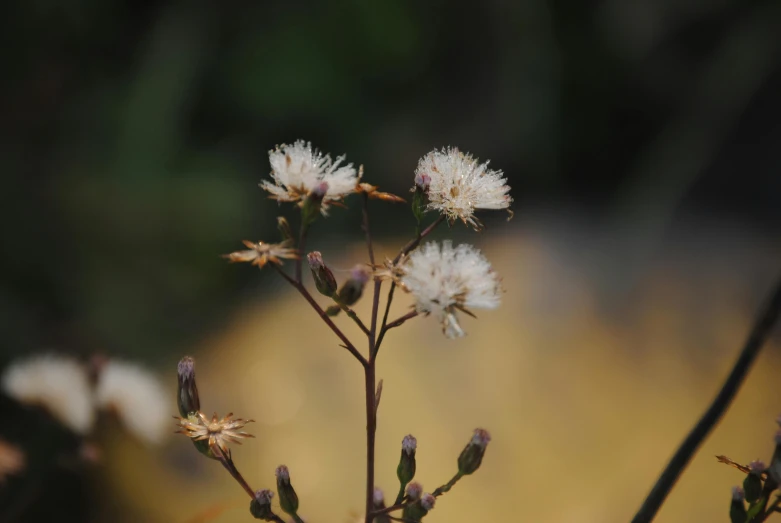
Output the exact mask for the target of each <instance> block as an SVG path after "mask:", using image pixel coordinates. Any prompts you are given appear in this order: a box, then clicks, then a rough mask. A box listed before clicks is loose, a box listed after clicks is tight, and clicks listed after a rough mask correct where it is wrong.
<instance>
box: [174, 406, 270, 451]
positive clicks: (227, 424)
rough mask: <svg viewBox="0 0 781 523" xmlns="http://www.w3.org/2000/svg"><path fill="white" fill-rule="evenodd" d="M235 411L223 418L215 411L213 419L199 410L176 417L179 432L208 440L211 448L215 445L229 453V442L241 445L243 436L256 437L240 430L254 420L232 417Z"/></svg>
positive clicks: (196, 439)
mask: <svg viewBox="0 0 781 523" xmlns="http://www.w3.org/2000/svg"><path fill="white" fill-rule="evenodd" d="M232 417H233V413H230V414H228V415H227V416H225V417H224V418H222V419H219V418H218V417H217V414H216V413H215V414H214V415H213V416H212V419H211V420H210V419H209V418H207V417H206V415H205V414H204V413H203V412H198V413H197V414H196V415H194V416H189V417H187V418H179V417H177V418H176V419H177V420H178V421H177V424H178V425H179V430H177V431H176V433H177V434H184V435H186V436H187V437H189V438H191V439H192V440H193V441H208V444H209V448H213V447H214V446H215V445H216V446H217V447H219V448H220V450H222V452H223V454H226V455H227V454H228V443H236V444H238V445H241V441H240V440H241V439H242V438H254V437H255V436H253V435H252V434H247V433H246V432H243V431H239V430H238V429H241V428H243V427H244V425H246V424H247V423H249V422H251V421H254V420H251V419H249V420H245V419H241V418H237V419H231V418H232Z"/></svg>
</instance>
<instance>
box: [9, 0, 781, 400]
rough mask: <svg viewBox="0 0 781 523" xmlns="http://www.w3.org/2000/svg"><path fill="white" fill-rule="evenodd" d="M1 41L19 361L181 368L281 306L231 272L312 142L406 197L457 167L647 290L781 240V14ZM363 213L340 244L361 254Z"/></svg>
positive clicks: (761, 7) (424, 6) (29, 30)
mask: <svg viewBox="0 0 781 523" xmlns="http://www.w3.org/2000/svg"><path fill="white" fill-rule="evenodd" d="M0 28H1V29H0V33H2V35H3V42H4V45H2V47H0V56H2V64H3V74H2V80H0V114H2V118H0V136H2V140H1V141H0V169H1V170H2V172H3V178H2V185H0V221H2V223H3V224H4V226H3V237H2V255H1V256H0V275H2V276H0V311H1V313H0V332H2V341H0V357H1V358H2V360H3V361H8V360H9V359H11V358H14V357H16V356H19V355H23V354H26V353H29V352H31V351H35V350H39V349H40V348H42V347H52V346H54V347H58V348H64V349H65V350H67V351H69V352H72V353H74V354H77V355H81V356H87V355H90V354H92V353H94V352H96V351H98V352H106V353H110V354H112V355H120V356H125V357H130V358H135V359H138V360H142V361H145V362H147V363H149V364H150V365H153V366H161V367H162V366H164V365H167V366H168V367H166V368H172V367H171V365H172V363H173V362H175V361H176V360H177V359H178V358H179V357H180V355H181V354H182V353H184V352H187V351H188V350H189V348H190V347H191V346H192V345H193V344H194V343H196V342H197V341H198V340H200V339H202V338H203V337H204V336H205V335H206V334H207V333H210V332H213V331H214V330H219V328H220V326H221V325H223V324H224V323H225V322H226V320H227V318H228V317H230V316H231V315H232V314H233V313H234V312H235V310H236V309H237V308H238V307H240V306H241V303H242V300H244V299H247V298H248V297H251V296H255V295H257V293H258V292H268V293H274V292H277V290H276V288H277V287H269V286H268V285H267V281H270V280H271V278H270V277H269V275H268V274H266V273H265V272H264V273H262V274H260V275H259V276H258V275H255V273H250V272H248V271H244V270H237V269H236V267H231V266H229V265H227V264H225V263H224V261H223V260H221V259H220V258H219V254H220V253H225V252H230V251H231V250H235V249H236V248H238V247H240V244H239V243H238V241H239V240H241V239H245V238H246V239H253V240H258V239H274V238H275V237H276V233H275V230H274V229H275V228H274V226H275V221H274V217H275V216H276V215H277V214H279V212H280V209H279V208H278V206H277V204H276V203H275V202H273V201H270V200H268V199H267V198H266V195H265V194H264V193H263V192H262V191H261V190H260V189H259V188H258V187H257V184H258V182H259V181H260V180H261V179H262V178H263V177H266V176H267V175H268V172H269V165H268V157H267V152H268V150H269V149H270V148H272V147H273V146H274V145H275V144H277V143H283V142H288V143H289V142H292V141H293V140H295V139H298V138H303V139H306V140H311V141H312V142H313V144H314V145H315V146H316V147H319V148H320V149H322V150H324V151H326V152H330V153H331V154H332V156H336V155H340V154H343V153H344V154H346V155H347V160H348V161H350V162H353V163H355V164H356V165H357V164H363V165H365V167H366V175H365V179H366V180H367V181H369V182H371V183H374V184H378V185H380V186H381V188H382V189H383V190H387V191H390V192H393V193H396V194H401V195H404V194H406V193H407V192H408V190H409V187H410V186H411V184H412V173H413V171H414V168H415V166H416V163H417V159H418V158H419V157H421V156H422V155H423V154H425V153H426V152H428V151H429V150H431V149H433V148H436V147H441V146H445V145H457V146H459V147H460V148H462V149H464V150H467V151H470V152H472V153H473V154H475V155H477V156H479V157H480V158H481V160H486V159H490V160H491V166H492V167H494V168H497V169H502V170H503V171H504V172H505V174H506V175H507V177H508V178H509V183H510V185H511V186H512V188H513V191H512V195H513V197H514V198H515V204H514V206H513V208H514V210H515V219H514V222H512V223H514V224H513V227H515V228H516V229H513V230H517V229H518V228H519V227H520V228H523V226H524V224H526V223H528V221H527V220H530V219H531V218H532V217H534V216H539V215H546V216H547V215H550V214H551V213H554V214H555V215H556V216H557V217H560V218H557V219H560V220H563V221H564V222H567V220H570V221H572V222H573V223H577V224H579V225H584V224H585V225H584V226H586V227H593V228H595V229H598V230H600V231H603V232H602V236H601V237H602V239H603V240H602V241H608V242H609V243H611V244H612V243H618V244H621V245H624V246H625V248H622V249H619V250H620V252H621V256H622V257H623V258H622V259H625V260H627V262H626V264H625V266H629V267H635V266H636V265H633V264H632V263H631V260H645V259H647V258H648V257H649V256H652V255H653V253H654V252H656V249H657V248H658V247H659V245H662V244H663V243H664V241H665V238H669V237H671V236H674V235H676V234H677V232H676V231H678V230H680V228H681V227H682V224H684V223H686V224H690V223H692V220H693V221H695V222H698V221H707V222H708V223H709V224H715V225H712V226H711V228H710V229H709V230H711V231H716V232H715V233H714V234H716V235H717V236H718V234H719V233H718V231H720V230H725V231H726V230H734V229H736V228H738V229H740V230H741V231H744V232H742V233H741V234H743V235H744V236H745V235H747V236H750V237H752V238H753V237H758V238H761V239H762V241H763V242H765V244H768V243H769V244H771V245H777V244H778V241H779V240H780V239H781V235H780V234H779V231H780V230H781V97H779V93H781V31H779V28H781V2H778V1H777V0H763V1H751V2H749V1H741V0H631V1H627V0H603V1H585V2H566V1H560V0H553V1H547V2H543V1H534V0H523V1H517V2H513V1H499V0H496V1H487V2H479V3H478V2H445V1H441V0H436V1H429V2H414V1H384V0H382V1H373V2H366V1H334V2H303V1H287V2H242V1H227V2H207V1H187V2H184V1H182V2H148V1H146V2H143V1H142V2H119V1H116V0H103V1H96V0H70V1H67V2H66V1H62V0H27V1H24V2H22V1H16V2H11V3H9V4H8V5H6V6H5V9H4V16H3V18H2V21H0ZM376 207H377V211H376V213H377V214H376V218H375V227H376V229H377V230H378V234H382V235H386V236H388V235H392V234H398V235H402V234H405V235H408V234H409V231H410V230H411V229H409V230H407V229H404V230H399V226H398V221H397V219H398V217H399V216H401V217H403V218H404V219H408V218H407V216H408V215H407V214H405V213H407V212H408V210H403V211H400V210H399V209H398V208H394V207H392V206H388V205H385V206H383V205H379V206H376ZM286 210H289V209H286ZM358 212H359V209H357V208H356V206H355V205H352V206H351V208H350V209H349V210H347V211H344V212H342V211H339V212H334V213H332V214H333V216H332V217H331V218H329V225H330V226H331V227H329V228H328V230H329V231H330V232H327V233H326V232H325V227H324V228H323V229H324V231H323V234H331V236H330V237H327V238H330V240H328V239H326V240H321V241H322V242H323V244H326V243H327V242H331V243H328V244H329V245H337V244H338V243H339V242H351V241H358V240H360V237H361V236H360V235H361V232H360V230H359V229H358V227H357V226H355V220H356V218H357V216H358ZM497 214H498V213H497ZM693 217H694V218H693ZM486 218H487V220H486V221H487V222H488V226H489V230H499V229H500V228H501V227H504V216H487V217H486ZM410 226H411V223H410ZM605 231H606V232H605ZM605 237H607V238H609V240H605V239H604V238H605ZM580 241H584V242H586V243H588V239H585V240H584V239H581V240H580ZM688 241H689V240H688V239H686V238H684V240H683V243H684V244H685V243H687V242H688ZM692 241H696V239H695V238H692ZM771 252H774V253H778V250H777V249H775V250H772V251H771ZM572 259H573V262H574V263H578V262H577V259H578V255H577V253H576V254H575V255H574V256H573V258H572ZM777 261H778V260H777V259H776V260H775V262H777ZM775 262H774V261H772V260H770V261H767V264H766V265H767V266H778V265H779V264H777V263H775ZM766 274H768V272H766V273H763V274H762V276H764V275H766ZM754 276H755V277H756V278H757V281H756V282H754V283H756V285H757V295H761V289H762V288H763V286H764V284H766V283H767V281H766V280H765V279H762V278H761V277H759V276H756V275H754ZM746 277H747V278H751V277H752V276H751V275H746ZM628 281H629V283H628V284H627V285H628V286H626V287H620V289H623V290H621V291H619V296H626V294H625V293H626V292H629V291H628V289H629V288H631V287H632V285H633V283H632V282H633V281H634V280H631V278H630V279H629V280H628ZM278 287H280V288H281V286H278ZM749 310H751V309H750V308H749ZM779 410H781V409H779ZM172 411H173V409H172Z"/></svg>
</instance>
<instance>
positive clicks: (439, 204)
mask: <svg viewBox="0 0 781 523" xmlns="http://www.w3.org/2000/svg"><path fill="white" fill-rule="evenodd" d="M506 181H507V180H506V179H505V178H503V176H502V171H494V170H491V169H489V168H488V162H485V163H478V161H477V159H476V158H473V157H472V155H470V154H467V153H462V152H461V151H459V150H458V148H456V147H447V148H444V149H442V150H441V151H436V150H434V151H431V152H430V153H428V154H427V155H426V156H424V157H423V158H421V159H420V161H419V162H418V167H417V169H416V170H415V184H416V186H417V187H421V188H427V191H428V198H429V203H428V209H429V210H435V211H438V212H440V213H442V214H444V215H445V216H446V217H447V219H448V220H449V221H450V222H451V223H452V222H454V221H455V220H456V218H458V219H459V220H461V221H462V222H464V223H465V224H468V225H471V226H472V227H473V228H474V229H475V230H479V229H482V224H481V223H480V221H479V220H478V219H477V218H475V216H474V212H475V210H476V209H507V208H508V207H509V206H510V203H512V201H513V200H512V198H511V197H510V195H509V194H507V193H508V192H509V191H510V187H509V186H508V185H506V183H505V182H506ZM413 191H414V188H413Z"/></svg>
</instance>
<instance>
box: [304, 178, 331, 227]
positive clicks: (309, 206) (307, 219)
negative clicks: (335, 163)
mask: <svg viewBox="0 0 781 523" xmlns="http://www.w3.org/2000/svg"><path fill="white" fill-rule="evenodd" d="M327 192H328V184H327V183H326V182H321V183H319V184H318V185H317V187H315V188H314V189H312V190H311V191H310V192H309V194H307V195H306V198H304V201H303V202H302V205H301V220H302V221H303V224H304V227H309V226H310V225H311V224H313V223H314V221H315V220H317V217H318V215H319V214H320V209H321V208H322V205H323V198H325V195H326V193H327Z"/></svg>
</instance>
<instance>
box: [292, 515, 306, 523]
mask: <svg viewBox="0 0 781 523" xmlns="http://www.w3.org/2000/svg"><path fill="white" fill-rule="evenodd" d="M291 517H292V518H293V521H295V522H296V523H304V520H303V519H301V518H300V517H299V516H298V514H292V515H291Z"/></svg>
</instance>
